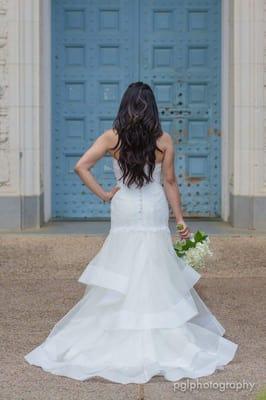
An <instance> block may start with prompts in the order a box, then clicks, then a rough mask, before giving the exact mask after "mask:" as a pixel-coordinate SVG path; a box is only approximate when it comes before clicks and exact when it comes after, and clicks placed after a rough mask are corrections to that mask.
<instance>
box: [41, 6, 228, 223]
mask: <svg viewBox="0 0 266 400" xmlns="http://www.w3.org/2000/svg"><path fill="white" fill-rule="evenodd" d="M52 1H53V0H50V1H46V2H42V9H41V10H40V11H41V12H40V14H41V16H40V17H41V21H40V23H41V27H40V28H41V29H42V32H43V34H42V36H41V42H42V43H41V48H42V51H43V58H42V67H41V69H40V80H41V81H42V85H43V87H44V88H46V90H45V93H43V97H42V102H43V108H42V113H43V115H42V116H41V121H40V123H41V125H42V132H43V138H42V147H41V149H40V151H41V153H42V154H41V159H42V160H43V164H44V168H43V191H44V204H43V215H44V222H48V221H49V220H51V218H52V131H53V125H52V115H53V114H52V107H53V105H52V103H53V98H52V93H53V72H52V46H53V35H52V12H51V10H52ZM229 2H230V0H221V30H222V31H221V150H220V151H221V161H222V162H221V176H220V178H221V179H220V182H221V218H222V219H223V220H224V221H228V218H229V168H228V166H229V107H230V99H229V70H230V62H231V60H230V52H229V32H230V27H229V20H230V3H229ZM47 82H50V85H47Z"/></svg>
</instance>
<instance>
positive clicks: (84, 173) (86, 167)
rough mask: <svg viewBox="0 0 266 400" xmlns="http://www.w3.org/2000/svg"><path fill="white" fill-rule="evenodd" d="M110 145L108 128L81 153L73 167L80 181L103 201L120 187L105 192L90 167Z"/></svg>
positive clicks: (108, 198) (109, 198)
mask: <svg viewBox="0 0 266 400" xmlns="http://www.w3.org/2000/svg"><path fill="white" fill-rule="evenodd" d="M111 147H112V131H111V130H108V131H105V132H104V133H102V134H101V135H100V136H99V137H98V138H97V139H96V140H95V142H94V143H93V144H92V146H91V147H90V148H89V149H88V150H87V151H86V153H84V154H83V156H82V157H81V158H80V159H79V161H78V162H77V164H76V165H75V167H74V171H75V173H76V174H77V175H78V176H79V177H80V179H81V180H82V182H84V183H85V185H86V186H87V187H88V188H89V189H90V190H91V191H92V192H93V193H95V194H96V195H97V196H98V197H100V199H101V200H103V201H110V200H111V199H112V197H113V195H114V194H115V193H116V192H117V191H118V190H119V189H120V188H119V187H115V188H113V189H112V190H111V192H106V191H105V190H104V189H103V188H102V186H101V185H100V184H99V183H98V182H97V180H96V179H95V178H94V176H93V175H92V173H91V172H90V169H91V168H92V167H93V166H94V164H95V163H96V162H97V161H98V160H99V159H101V158H102V157H103V156H104V155H105V154H106V152H107V151H108V150H109V149H110V148H111Z"/></svg>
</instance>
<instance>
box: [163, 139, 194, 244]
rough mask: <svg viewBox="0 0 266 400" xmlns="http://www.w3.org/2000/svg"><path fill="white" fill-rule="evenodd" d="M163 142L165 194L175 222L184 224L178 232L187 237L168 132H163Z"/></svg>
mask: <svg viewBox="0 0 266 400" xmlns="http://www.w3.org/2000/svg"><path fill="white" fill-rule="evenodd" d="M164 143H165V154H164V159H163V163H162V171H163V184H164V189H165V194H166V197H167V199H168V201H169V203H170V206H171V207H172V210H173V213H174V216H175V219H176V223H177V224H183V225H184V229H181V230H180V231H179V234H180V236H181V238H182V239H187V238H188V237H189V236H190V231H189V229H188V227H187V225H186V224H185V222H184V219H183V215H182V209H181V199H180V193H179V189H178V185H177V179H176V175H175V162H174V161H175V149H174V144H173V140H172V137H171V136H170V135H169V133H166V132H165V142H164Z"/></svg>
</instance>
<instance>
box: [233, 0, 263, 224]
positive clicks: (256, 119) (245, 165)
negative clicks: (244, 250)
mask: <svg viewBox="0 0 266 400" xmlns="http://www.w3.org/2000/svg"><path fill="white" fill-rule="evenodd" d="M265 8H266V0H256V1H254V0H232V1H230V22H229V31H230V34H229V37H230V66H229V76H230V78H229V80H230V82H231V88H230V91H229V99H228V102H229V135H228V136H229V147H228V148H229V155H228V156H229V160H228V162H229V192H230V217H229V220H230V222H231V223H232V224H233V226H235V227H240V228H254V229H256V228H259V229H260V228H266V168H265V160H266V136H265V133H264V129H265V128H264V127H263V121H264V120H265V119H266V116H265V99H264V86H263V85H264V84H265V83H264V82H265V78H266V73H265V72H264V69H265V67H264V57H265V56H264V52H265V50H266V49H265V45H266V43H265V42H266V40H265V26H266V21H265Z"/></svg>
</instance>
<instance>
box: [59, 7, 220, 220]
mask: <svg viewBox="0 0 266 400" xmlns="http://www.w3.org/2000/svg"><path fill="white" fill-rule="evenodd" d="M52 18H53V24H52V26H53V57H52V59H53V82H52V83H53V102H52V103H53V124H52V126H53V131H52V153H53V157H52V161H53V174H52V176H53V181H52V183H53V187H52V193H53V202H52V204H53V217H54V218H59V219H60V218H77V219H86V218H90V219H93V218H95V219H100V218H106V217H108V216H109V215H110V205H109V204H104V203H103V202H102V201H101V200H100V199H99V198H98V197H97V196H96V195H95V194H93V193H92V192H91V191H89V190H88V189H87V187H86V186H84V184H82V182H81V181H80V179H79V178H78V176H77V175H76V174H75V173H74V172H73V167H74V165H75V163H76V162H77V160H78V159H79V158H80V157H81V155H82V154H83V153H84V152H85V151H86V150H87V149H88V148H89V147H90V146H91V144H92V143H93V142H94V140H95V139H96V138H97V137H98V136H99V135H100V134H101V133H103V132H104V131H105V130H107V129H109V128H111V127H112V122H113V120H114V117H115V115H116V113H117V109H118V106H119V103H120V100H121V96H122V94H123V92H124V90H125V89H126V87H127V86H128V84H129V83H131V82H133V81H137V80H141V81H144V82H146V83H148V84H150V86H151V87H152V88H153V91H154V94H155V97H156V100H157V104H158V107H159V112H160V119H161V122H162V126H163V129H164V130H165V131H167V132H168V133H170V134H171V135H172V138H173V141H174V144H175V149H176V156H175V171H176V176H177V179H178V185H179V189H180V192H181V197H182V207H183V211H184V215H185V216H209V217H217V216H219V215H220V135H221V130H220V125H221V124H220V80H221V78H220V62H221V60H220V58H221V55H220V48H221V46H220V36H221V23H220V21H221V13H220V0H153V1H151V0H108V1H104V0H97V1H95V0H94V1H93V0H75V1H73V0H53V13H52ZM92 173H93V174H94V176H95V177H96V178H97V180H98V181H99V183H100V184H101V185H102V186H103V187H104V188H105V189H106V190H110V189H111V187H112V186H113V185H114V184H115V178H114V174H113V169H112V160H111V157H110V156H108V155H106V156H105V157H104V158H103V159H101V160H100V161H99V162H97V163H96V165H95V166H94V167H93V168H92Z"/></svg>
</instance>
